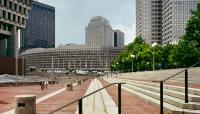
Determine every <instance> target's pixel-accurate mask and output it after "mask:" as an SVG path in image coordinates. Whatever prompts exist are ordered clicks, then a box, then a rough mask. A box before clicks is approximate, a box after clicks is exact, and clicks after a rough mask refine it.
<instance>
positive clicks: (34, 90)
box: [0, 84, 61, 113]
mask: <svg viewBox="0 0 200 114" xmlns="http://www.w3.org/2000/svg"><path fill="white" fill-rule="evenodd" d="M58 89H61V85H58V84H56V85H49V86H48V90H44V91H41V89H40V85H33V86H19V87H13V86H11V87H0V113H4V112H6V111H9V110H11V109H13V108H14V97H15V96H16V95H22V94H33V95H36V97H37V98H40V97H42V96H45V95H47V94H49V93H52V92H54V91H56V90H58Z"/></svg>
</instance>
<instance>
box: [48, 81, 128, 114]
mask: <svg viewBox="0 0 200 114" xmlns="http://www.w3.org/2000/svg"><path fill="white" fill-rule="evenodd" d="M115 84H117V85H118V114H121V85H122V84H126V83H111V84H108V85H106V86H104V87H102V88H100V89H98V90H96V91H94V92H92V93H90V94H87V95H85V96H83V97H81V98H79V99H77V100H75V101H72V102H70V103H68V104H66V105H64V106H61V107H59V108H57V109H55V110H53V111H51V112H49V113H48V114H53V113H55V112H57V111H59V110H61V109H63V108H66V107H68V106H69V105H72V104H74V103H76V102H78V107H79V108H78V110H79V111H78V112H79V114H83V104H82V101H83V99H84V98H86V97H88V96H90V95H92V94H94V93H97V92H99V91H101V90H103V89H105V88H107V87H110V86H112V85H115Z"/></svg>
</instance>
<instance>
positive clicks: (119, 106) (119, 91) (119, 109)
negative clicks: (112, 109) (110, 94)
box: [118, 83, 122, 114]
mask: <svg viewBox="0 0 200 114" xmlns="http://www.w3.org/2000/svg"><path fill="white" fill-rule="evenodd" d="M121 112H122V111H121V83H119V84H118V114H121Z"/></svg>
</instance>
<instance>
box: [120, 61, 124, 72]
mask: <svg viewBox="0 0 200 114" xmlns="http://www.w3.org/2000/svg"><path fill="white" fill-rule="evenodd" d="M123 70H124V59H122V71H121V76H122V73H123Z"/></svg>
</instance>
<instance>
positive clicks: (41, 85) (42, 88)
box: [40, 82, 45, 90]
mask: <svg viewBox="0 0 200 114" xmlns="http://www.w3.org/2000/svg"><path fill="white" fill-rule="evenodd" d="M40 87H41V90H44V88H45V87H44V82H40Z"/></svg>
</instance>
